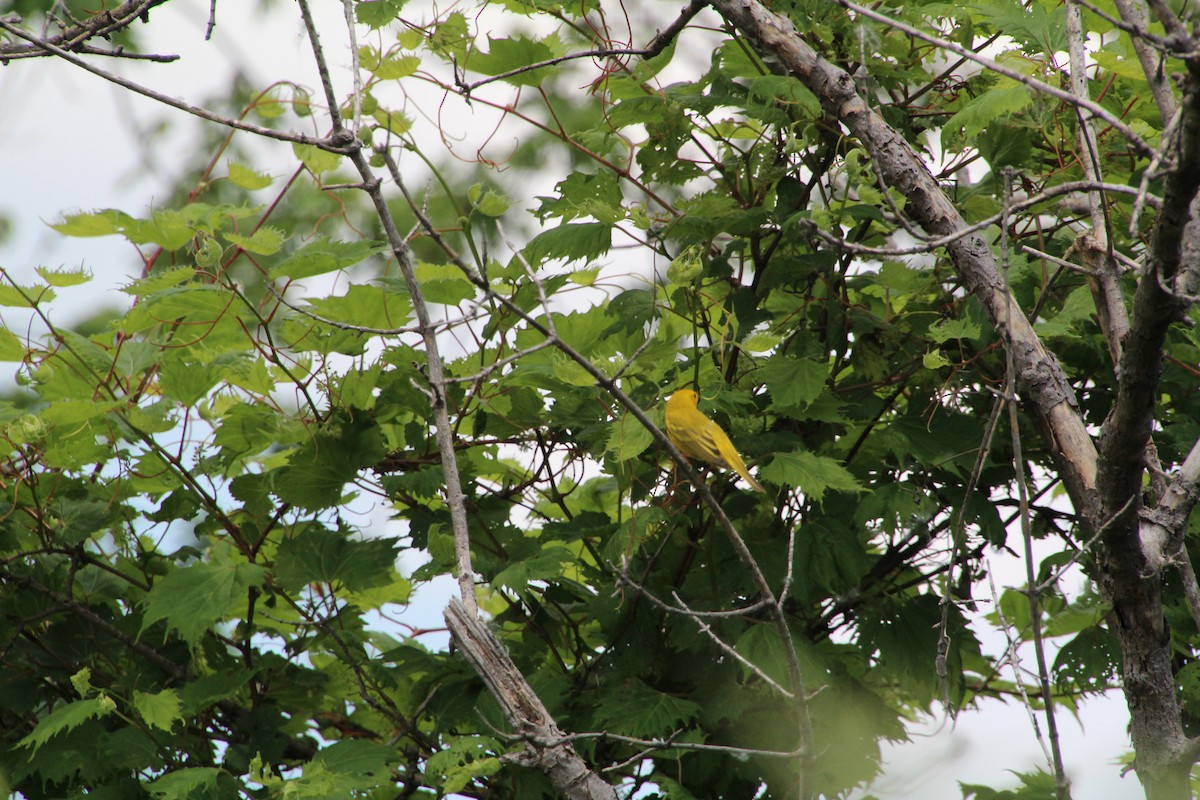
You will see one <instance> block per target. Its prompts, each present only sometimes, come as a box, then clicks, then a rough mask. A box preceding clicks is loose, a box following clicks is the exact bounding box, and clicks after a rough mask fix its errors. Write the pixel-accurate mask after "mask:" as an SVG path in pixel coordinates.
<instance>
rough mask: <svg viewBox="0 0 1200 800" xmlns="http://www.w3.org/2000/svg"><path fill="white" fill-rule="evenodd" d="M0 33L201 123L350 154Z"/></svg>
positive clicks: (342, 146)
mask: <svg viewBox="0 0 1200 800" xmlns="http://www.w3.org/2000/svg"><path fill="white" fill-rule="evenodd" d="M0 30H6V31H8V32H9V33H11V34H12V35H13V36H17V37H19V38H21V39H24V40H25V41H27V42H32V43H33V44H35V45H37V46H38V47H40V48H41V49H43V50H45V51H46V52H47V53H51V54H53V55H56V56H58V57H59V58H61V59H62V60H64V61H68V62H70V63H71V64H74V65H75V66H77V67H79V68H80V69H82V70H85V71H87V72H90V73H92V74H93V75H96V76H97V77H100V78H103V79H104V80H106V81H109V82H111V83H115V84H116V85H118V86H121V87H123V88H125V89H128V90H129V91H131V92H134V93H135V94H140V95H142V96H143V97H149V98H150V99H151V100H157V101H158V102H160V103H162V104H163V105H166V106H170V107H171V108H175V109H178V110H180V111H186V112H187V113H189V114H191V115H192V116H196V117H199V118H200V119H204V120H208V121H209V122H215V123H217V124H218V125H224V126H225V127H227V128H235V129H237V130H239V131H246V132H247V133H254V134H258V135H259V136H263V137H266V138H268V139H278V140H280V141H283V142H295V143H297V144H307V145H311V146H313V147H318V148H320V149H322V150H327V151H329V152H331V153H339V154H343V155H344V154H345V153H347V152H348V151H349V143H347V142H346V141H344V138H343V139H335V138H334V137H331V138H329V139H322V138H317V137H314V136H308V135H307V134H303V133H290V132H288V131H276V130H272V129H271V128H264V127H262V126H261V125H254V124H253V123H250V122H243V121H242V120H240V119H234V118H233V117H226V116H222V115H220V114H215V113H213V112H212V111H209V110H208V109H205V108H200V107H199V106H193V105H191V104H189V103H185V102H183V101H182V100H177V99H175V98H174V97H169V96H167V95H165V94H162V93H161V92H156V91H154V90H153V89H148V88H146V87H145V86H142V85H141V84H138V83H134V82H133V81H130V80H127V79H125V78H122V77H121V76H119V75H115V74H113V73H111V72H108V71H106V70H102V69H100V68H99V67H93V66H92V65H91V64H89V63H87V62H86V61H84V60H83V59H82V58H79V57H78V56H76V55H75V54H73V53H69V52H67V51H66V50H63V49H62V48H61V47H58V46H56V45H53V44H50V43H49V42H47V41H43V40H42V39H38V38H37V37H36V36H33V35H31V34H29V33H26V32H25V31H23V30H21V29H20V28H17V27H15V26H13V25H12V24H10V23H9V22H8V21H7V20H5V19H4V18H3V17H0Z"/></svg>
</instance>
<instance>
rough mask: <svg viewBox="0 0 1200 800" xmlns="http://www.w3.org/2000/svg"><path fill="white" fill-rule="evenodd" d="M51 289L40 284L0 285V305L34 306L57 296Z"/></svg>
mask: <svg viewBox="0 0 1200 800" xmlns="http://www.w3.org/2000/svg"><path fill="white" fill-rule="evenodd" d="M57 296H58V295H56V294H55V293H54V291H53V290H51V289H47V288H45V287H42V286H9V285H8V284H4V285H2V286H0V306H13V307H16V308H36V307H37V306H38V305H39V304H41V303H48V302H50V301H51V300H53V299H54V298H55V297H57Z"/></svg>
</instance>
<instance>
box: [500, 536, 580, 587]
mask: <svg viewBox="0 0 1200 800" xmlns="http://www.w3.org/2000/svg"><path fill="white" fill-rule="evenodd" d="M574 560H575V554H574V553H572V552H571V551H570V550H568V549H567V548H565V547H562V546H561V545H558V544H552V545H549V546H547V547H544V548H542V549H541V550H539V551H538V552H537V553H536V554H534V555H532V556H530V557H528V558H523V559H521V560H520V561H516V562H514V563H512V564H510V565H509V566H508V567H506V568H505V569H503V570H501V571H500V572H498V573H497V574H496V576H495V577H494V578H493V579H492V582H493V583H494V584H495V585H497V586H506V587H508V588H510V589H512V590H514V591H517V592H523V591H525V587H526V586H528V585H529V582H530V581H543V580H553V579H554V578H557V577H559V576H561V575H562V574H563V564H567V563H569V562H572V561H574Z"/></svg>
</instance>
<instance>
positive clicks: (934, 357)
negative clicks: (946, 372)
mask: <svg viewBox="0 0 1200 800" xmlns="http://www.w3.org/2000/svg"><path fill="white" fill-rule="evenodd" d="M951 363H952V362H951V361H950V359H948V358H946V357H945V356H944V355H942V353H941V351H940V350H930V351H929V352H927V353H926V354H925V355H923V356H921V366H923V367H925V369H933V370H937V369H941V368H942V367H948V366H950V364H951Z"/></svg>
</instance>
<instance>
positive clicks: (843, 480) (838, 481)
mask: <svg viewBox="0 0 1200 800" xmlns="http://www.w3.org/2000/svg"><path fill="white" fill-rule="evenodd" d="M760 474H761V475H762V477H763V478H764V479H765V480H767V481H769V482H771V483H774V484H778V485H780V486H797V487H799V488H800V489H801V490H802V491H803V492H804V493H805V494H806V495H808V496H809V497H810V498H812V499H813V500H816V501H817V502H820V501H821V500H822V498H824V497H825V492H827V491H829V490H830V489H832V490H833V491H835V492H861V491H865V490H864V489H863V488H862V486H861V485H860V484H859V483H858V481H857V480H855V479H854V476H853V475H851V474H850V473H849V472H848V471H847V470H846V468H845V467H843V466H842V465H841V464H839V463H838V462H837V461H834V460H833V459H832V458H826V457H825V456H818V455H815V454H813V453H809V452H807V451H804V450H797V451H795V452H792V453H779V454H777V455H776V456H775V458H774V459H773V460H772V461H771V463H770V464H768V465H767V466H765V467H763V468H762V469H761V470H760Z"/></svg>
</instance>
